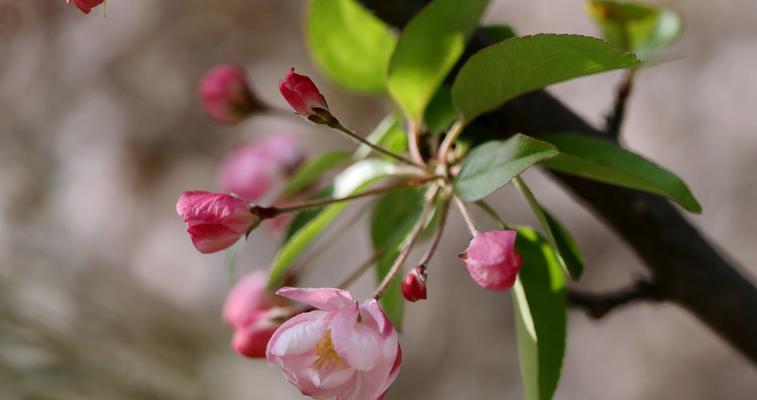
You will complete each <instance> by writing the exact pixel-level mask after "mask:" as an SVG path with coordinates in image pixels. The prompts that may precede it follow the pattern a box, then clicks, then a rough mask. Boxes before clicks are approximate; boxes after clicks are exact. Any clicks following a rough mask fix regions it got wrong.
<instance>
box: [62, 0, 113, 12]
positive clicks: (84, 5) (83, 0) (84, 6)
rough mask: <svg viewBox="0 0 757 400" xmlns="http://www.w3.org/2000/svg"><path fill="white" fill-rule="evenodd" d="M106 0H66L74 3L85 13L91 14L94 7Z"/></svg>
mask: <svg viewBox="0 0 757 400" xmlns="http://www.w3.org/2000/svg"><path fill="white" fill-rule="evenodd" d="M104 1H105V0H66V3H68V4H73V5H75V6H76V7H78V8H79V9H80V10H82V12H84V13H85V14H89V12H90V11H92V9H93V8H95V7H97V6H99V5H100V4H102V3H103V2H104Z"/></svg>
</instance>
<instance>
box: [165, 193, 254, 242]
mask: <svg viewBox="0 0 757 400" xmlns="http://www.w3.org/2000/svg"><path fill="white" fill-rule="evenodd" d="M176 212H177V213H178V214H179V215H180V216H181V218H182V219H183V220H184V222H185V223H186V224H187V232H189V235H190V236H191V237H192V243H193V244H194V246H195V247H196V248H197V250H199V251H200V252H201V253H213V252H216V251H220V250H223V249H225V248H227V247H229V246H231V245H232V244H234V243H235V242H236V241H237V240H239V238H240V237H241V236H242V235H245V234H247V232H249V231H250V230H251V229H253V228H255V227H256V226H257V225H258V224H259V223H260V217H259V216H258V215H256V214H253V212H252V211H251V209H250V206H249V204H247V202H245V201H243V200H241V199H239V198H236V197H234V196H229V195H227V194H220V193H208V192H203V191H194V192H184V193H182V194H181V196H180V197H179V200H178V201H177V202H176Z"/></svg>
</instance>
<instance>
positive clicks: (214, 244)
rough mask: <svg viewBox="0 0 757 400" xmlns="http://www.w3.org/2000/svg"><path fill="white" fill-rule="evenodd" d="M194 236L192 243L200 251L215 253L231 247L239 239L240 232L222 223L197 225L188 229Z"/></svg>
mask: <svg viewBox="0 0 757 400" xmlns="http://www.w3.org/2000/svg"><path fill="white" fill-rule="evenodd" d="M187 232H189V235H190V236H191V237H192V244H193V245H194V246H195V247H196V248H197V250H199V251H200V253H205V254H208V253H215V252H216V251H221V250H223V249H226V248H228V247H231V245H233V244H234V243H236V241H237V240H239V236H240V235H239V233H236V232H234V231H232V230H229V229H228V228H226V227H224V226H222V225H215V224H212V225H195V226H190V227H189V228H188V229H187Z"/></svg>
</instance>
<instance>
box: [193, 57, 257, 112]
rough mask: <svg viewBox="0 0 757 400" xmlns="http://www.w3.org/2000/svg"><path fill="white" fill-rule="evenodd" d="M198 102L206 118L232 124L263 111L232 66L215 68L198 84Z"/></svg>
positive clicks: (238, 71)
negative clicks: (207, 116) (203, 109)
mask: <svg viewBox="0 0 757 400" xmlns="http://www.w3.org/2000/svg"><path fill="white" fill-rule="evenodd" d="M200 100H201V101H202V106H203V107H204V108H205V111H206V112H207V113H208V115H209V116H210V118H212V119H214V120H215V121H216V122H220V123H224V124H233V123H237V122H239V121H241V120H242V119H243V118H245V117H247V116H248V115H250V114H252V113H254V112H255V111H258V110H260V109H262V108H263V106H262V104H261V103H260V102H259V101H258V100H257V99H256V98H255V96H254V95H253V94H252V90H251V89H250V85H249V83H248V82H247V76H246V74H245V71H244V70H243V69H242V68H240V67H238V66H236V65H230V64H225V65H219V66H216V67H214V68H213V69H211V70H210V71H208V72H207V73H206V74H205V76H203V77H202V80H200Z"/></svg>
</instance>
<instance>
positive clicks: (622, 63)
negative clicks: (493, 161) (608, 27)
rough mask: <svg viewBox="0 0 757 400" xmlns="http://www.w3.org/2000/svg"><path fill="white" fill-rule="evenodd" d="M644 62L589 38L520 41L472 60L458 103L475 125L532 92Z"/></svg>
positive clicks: (458, 83) (461, 77)
mask: <svg viewBox="0 0 757 400" xmlns="http://www.w3.org/2000/svg"><path fill="white" fill-rule="evenodd" d="M638 63H639V60H638V59H637V58H636V57H635V56H634V55H633V54H629V53H624V52H622V51H620V50H618V49H617V48H615V47H614V46H612V45H611V44H609V43H607V42H605V41H603V40H600V39H596V38H592V37H588V36H580V35H556V34H541V35H535V36H523V37H515V38H512V39H507V40H504V41H502V42H500V43H497V44H495V45H492V46H489V47H487V48H485V49H483V50H481V51H479V52H478V53H477V54H475V55H474V56H473V57H471V58H470V59H469V60H468V62H467V63H466V64H465V65H464V66H463V68H462V69H461V70H460V73H459V74H458V75H457V78H456V79H455V83H454V84H453V85H452V102H453V103H454V104H455V107H456V108H457V110H458V111H459V112H460V113H461V114H462V116H463V117H464V119H465V121H466V122H469V121H471V120H473V119H474V118H476V117H477V116H479V115H481V114H483V113H485V112H487V111H490V110H492V109H494V108H497V107H498V106H499V105H501V104H502V103H504V102H506V101H508V100H510V99H512V98H514V97H516V96H519V95H521V94H524V93H528V92H530V91H532V90H536V89H540V88H543V87H545V86H548V85H551V84H553V83H558V82H562V81H566V80H569V79H573V78H578V77H582V76H587V75H592V74H596V73H599V72H605V71H610V70H613V69H618V68H627V67H630V66H633V65H636V64H638Z"/></svg>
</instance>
